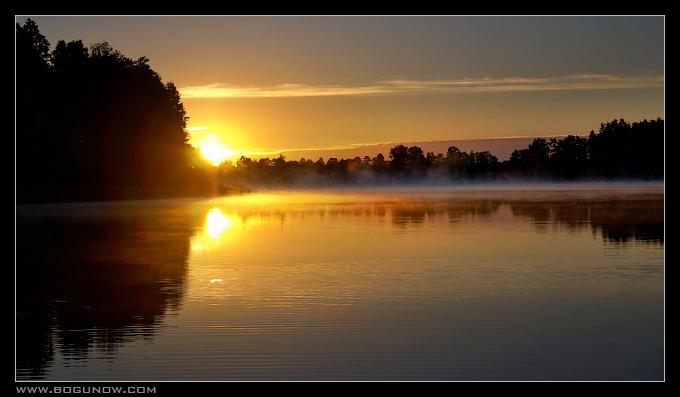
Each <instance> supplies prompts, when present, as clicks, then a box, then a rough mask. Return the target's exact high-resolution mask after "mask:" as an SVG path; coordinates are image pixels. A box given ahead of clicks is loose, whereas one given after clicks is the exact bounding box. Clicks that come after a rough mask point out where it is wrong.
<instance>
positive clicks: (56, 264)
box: [16, 186, 665, 381]
mask: <svg viewBox="0 0 680 397" xmlns="http://www.w3.org/2000/svg"><path fill="white" fill-rule="evenodd" d="M16 224H17V227H16V242H17V243H16V263H17V268H16V281H17V289H16V326H17V332H16V379H17V380H34V379H39V380H51V381H61V380H68V381H72V380H76V381H77V380H108V381H117V380H125V381H128V380H186V381H202V380H310V381H313V380H357V381H361V380H395V381H398V380H447V381H458V380H664V373H665V371H664V369H665V361H664V353H665V345H664V330H665V328H664V191H663V186H656V187H653V186H651V187H650V186H645V187H642V188H628V187H626V188H624V187H606V188H595V187H588V188H576V187H569V188H566V187H564V188H560V187H552V188H550V187H545V188H507V187H506V188H497V189H494V188H472V187H466V188H439V189H383V190H379V189H375V190H363V191H325V192H311V191H310V192H272V193H263V194H253V195H250V196H244V197H231V198H219V199H213V200H159V201H137V202H126V203H83V204H60V205H32V206H20V207H18V208H17V210H16Z"/></svg>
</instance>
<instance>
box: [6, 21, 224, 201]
mask: <svg viewBox="0 0 680 397" xmlns="http://www.w3.org/2000/svg"><path fill="white" fill-rule="evenodd" d="M16 30H17V131H16V136H17V139H16V149H17V151H16V153H17V162H16V167H17V181H16V182H17V199H18V201H20V202H21V201H54V200H101V199H128V198H155V197H168V196H178V195H189V194H197V193H207V192H209V191H210V188H211V187H212V186H211V185H212V181H211V179H210V178H211V175H210V172H211V170H210V168H209V166H208V165H207V162H206V161H205V160H204V159H202V156H200V155H199V154H198V152H197V151H196V149H195V148H194V147H192V146H191V145H189V144H188V133H187V130H186V121H187V119H188V117H187V116H186V111H185V109H184V106H183V104H182V102H181V98H180V94H179V92H178V91H177V88H176V87H175V86H174V84H173V83H172V82H168V83H164V82H163V81H162V80H161V77H160V76H159V75H158V74H157V73H156V72H155V71H153V70H152V69H151V67H150V66H149V59H148V58H147V57H140V58H138V59H137V60H132V59H130V58H127V57H125V56H124V55H123V54H122V53H120V52H119V51H117V50H115V49H114V48H112V47H111V45H109V44H108V43H107V42H102V43H96V44H92V45H91V46H90V47H89V49H88V48H86V47H85V46H84V45H83V43H82V41H81V40H77V41H72V42H69V43H65V42H64V41H59V42H58V43H57V45H56V47H55V49H54V51H52V53H51V54H50V53H49V52H48V50H49V43H48V42H47V40H46V39H45V38H44V36H42V35H40V34H39V31H38V28H37V25H35V23H34V22H33V21H31V20H28V21H27V22H26V24H25V25H24V26H23V27H22V26H20V25H19V24H17V27H16ZM36 76H37V77H39V78H38V79H36V78H35V77H36Z"/></svg>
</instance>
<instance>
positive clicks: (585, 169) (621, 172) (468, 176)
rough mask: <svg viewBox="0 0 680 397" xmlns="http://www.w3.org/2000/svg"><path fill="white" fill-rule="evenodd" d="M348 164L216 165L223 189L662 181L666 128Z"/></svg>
mask: <svg viewBox="0 0 680 397" xmlns="http://www.w3.org/2000/svg"><path fill="white" fill-rule="evenodd" d="M388 156H389V157H388V158H385V157H384V155H383V154H382V153H380V154H378V155H377V156H375V157H373V158H371V157H370V156H364V157H363V158H361V157H354V158H351V159H337V158H329V159H328V161H324V159H323V158H319V159H318V160H316V161H314V160H312V159H304V158H302V159H300V160H299V161H298V160H291V161H286V158H285V157H284V156H283V155H279V157H278V158H274V159H270V158H260V159H251V158H248V157H245V156H242V157H241V158H240V159H239V160H238V161H236V162H235V163H234V162H231V161H226V162H224V163H222V164H221V165H220V166H219V178H220V182H221V184H222V186H231V187H238V186H241V187H244V186H245V187H250V188H258V187H273V186H290V187H295V186H301V187H304V186H328V185H337V184H343V185H344V184H350V185H374V184H392V183H422V184H428V183H438V184H446V183H452V182H472V181H515V180H538V179H541V180H553V181H578V180H585V179H588V180H593V179H595V180H610V179H643V180H659V179H663V177H664V122H663V120H662V119H661V118H658V119H656V120H651V121H648V120H643V121H640V122H634V123H629V122H626V121H625V120H623V119H620V120H613V121H611V122H608V123H602V124H601V125H600V129H599V131H598V132H595V131H591V132H590V135H589V136H588V137H580V136H575V135H569V136H567V137H565V138H563V139H557V138H550V139H545V138H536V139H534V141H533V142H532V143H531V144H530V145H529V146H528V147H527V148H525V149H521V150H520V149H518V150H515V151H514V152H513V153H512V155H511V157H510V159H509V160H507V161H502V162H501V161H498V158H497V157H496V156H494V155H493V154H492V153H490V152H488V151H482V152H474V151H470V152H464V151H461V150H460V149H458V148H457V147H455V146H451V147H449V148H448V150H447V152H446V154H444V153H438V154H435V153H434V152H428V153H424V152H423V150H422V149H421V148H420V147H418V146H411V147H406V146H404V145H397V146H395V147H393V148H392V149H391V150H390V152H389V154H388Z"/></svg>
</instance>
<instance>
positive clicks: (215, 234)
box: [205, 207, 231, 240]
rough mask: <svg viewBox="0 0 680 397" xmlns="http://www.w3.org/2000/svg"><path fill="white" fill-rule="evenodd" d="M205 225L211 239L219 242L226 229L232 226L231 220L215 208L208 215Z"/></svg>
mask: <svg viewBox="0 0 680 397" xmlns="http://www.w3.org/2000/svg"><path fill="white" fill-rule="evenodd" d="M205 223H206V226H207V228H208V234H209V235H210V237H212V238H214V239H215V240H218V239H219V238H220V234H222V232H223V231H224V230H225V229H227V228H228V227H229V226H231V219H229V218H227V217H226V216H224V215H223V214H222V212H221V211H220V209H219V208H217V207H215V208H213V209H211V210H210V212H209V213H208V216H207V218H206V222H205Z"/></svg>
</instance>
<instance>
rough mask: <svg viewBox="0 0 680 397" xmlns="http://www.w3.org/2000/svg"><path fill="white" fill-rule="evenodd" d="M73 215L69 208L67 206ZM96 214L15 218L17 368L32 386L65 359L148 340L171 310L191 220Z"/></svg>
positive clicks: (167, 212) (178, 214) (172, 212)
mask: <svg viewBox="0 0 680 397" xmlns="http://www.w3.org/2000/svg"><path fill="white" fill-rule="evenodd" d="M70 208H73V207H70ZM147 209H148V208H144V207H141V206H139V207H138V208H133V207H130V206H127V207H124V208H123V207H118V208H117V209H116V210H115V211H111V213H110V214H109V213H108V211H107V210H105V209H103V208H98V209H96V210H95V211H94V212H95V213H93V214H89V215H88V216H82V217H79V216H76V217H69V218H67V217H62V216H57V217H52V216H45V217H36V216H30V217H23V216H21V215H18V216H17V228H16V275H17V276H16V295H17V296H16V302H17V305H16V307H17V313H18V314H17V324H16V326H17V333H16V335H17V340H16V347H17V369H21V371H25V372H23V374H24V376H26V377H28V378H33V377H37V378H40V377H41V376H42V375H44V373H45V371H46V368H47V367H49V364H50V361H51V360H52V359H53V355H54V352H55V350H56V349H57V346H60V347H61V348H62V349H63V351H65V352H68V354H65V355H64V357H65V358H66V359H69V358H71V359H82V358H85V357H88V352H91V351H92V350H93V349H96V350H97V351H100V352H105V353H106V352H109V353H113V352H115V351H116V350H117V348H118V347H119V346H120V345H121V344H122V343H124V342H127V341H131V340H135V339H138V338H149V337H151V336H153V330H154V327H155V326H156V325H157V323H158V321H159V319H160V318H162V317H163V316H164V314H165V312H166V310H168V309H171V308H176V307H178V306H179V305H180V303H181V299H182V295H183V284H184V278H185V274H186V263H187V257H188V254H189V238H190V236H191V232H192V227H193V226H192V219H191V218H190V217H189V216H188V212H186V211H182V210H181V209H180V208H170V207H163V208H153V209H151V210H150V211H147Z"/></svg>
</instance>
